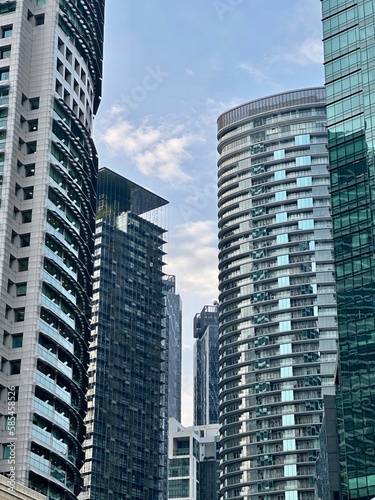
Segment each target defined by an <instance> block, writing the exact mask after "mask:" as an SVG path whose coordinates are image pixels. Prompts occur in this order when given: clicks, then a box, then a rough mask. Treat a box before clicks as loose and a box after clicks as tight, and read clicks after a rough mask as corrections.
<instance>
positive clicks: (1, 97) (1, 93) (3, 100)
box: [0, 87, 9, 105]
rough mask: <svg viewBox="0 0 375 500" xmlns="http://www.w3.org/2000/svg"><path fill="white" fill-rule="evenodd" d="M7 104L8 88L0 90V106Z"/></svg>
mask: <svg viewBox="0 0 375 500" xmlns="http://www.w3.org/2000/svg"><path fill="white" fill-rule="evenodd" d="M8 102H9V87H1V88H0V105H3V104H8Z"/></svg>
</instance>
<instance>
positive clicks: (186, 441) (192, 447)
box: [168, 418, 220, 500]
mask: <svg viewBox="0 0 375 500" xmlns="http://www.w3.org/2000/svg"><path fill="white" fill-rule="evenodd" d="M168 441H169V451H168V456H169V465H168V471H169V472H168V491H169V498H174V499H178V500H183V499H189V500H218V498H219V486H220V482H219V459H218V446H219V424H212V425H202V426H194V427H184V426H183V425H181V424H180V423H179V422H177V421H176V420H175V419H173V418H170V419H169V436H168Z"/></svg>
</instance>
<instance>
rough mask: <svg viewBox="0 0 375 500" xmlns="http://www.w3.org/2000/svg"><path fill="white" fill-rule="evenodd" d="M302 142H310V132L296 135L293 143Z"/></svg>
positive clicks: (297, 144) (300, 143)
mask: <svg viewBox="0 0 375 500" xmlns="http://www.w3.org/2000/svg"><path fill="white" fill-rule="evenodd" d="M303 144H310V134H302V135H296V137H295V145H296V146H302V145H303Z"/></svg>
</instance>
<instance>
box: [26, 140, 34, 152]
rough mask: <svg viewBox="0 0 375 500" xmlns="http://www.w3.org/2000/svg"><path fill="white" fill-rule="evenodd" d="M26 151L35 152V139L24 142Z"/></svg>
mask: <svg viewBox="0 0 375 500" xmlns="http://www.w3.org/2000/svg"><path fill="white" fill-rule="evenodd" d="M26 153H27V154H28V155H31V154H33V153H36V141H32V142H27V143H26Z"/></svg>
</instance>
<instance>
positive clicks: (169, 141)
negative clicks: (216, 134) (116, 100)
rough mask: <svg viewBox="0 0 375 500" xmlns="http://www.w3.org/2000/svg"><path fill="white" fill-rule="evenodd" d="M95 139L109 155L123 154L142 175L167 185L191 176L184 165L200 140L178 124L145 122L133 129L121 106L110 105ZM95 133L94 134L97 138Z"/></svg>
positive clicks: (185, 179) (133, 126)
mask: <svg viewBox="0 0 375 500" xmlns="http://www.w3.org/2000/svg"><path fill="white" fill-rule="evenodd" d="M98 133H99V138H98V139H99V140H100V141H102V142H104V144H105V145H106V147H107V148H108V149H109V151H110V152H111V154H112V155H114V156H118V155H121V156H123V155H125V157H126V158H127V159H128V160H130V161H131V162H132V163H133V164H134V165H135V166H136V168H137V169H138V171H139V172H141V173H142V174H143V175H147V176H154V177H158V178H159V179H161V180H163V181H167V182H184V181H187V180H189V179H190V178H191V177H190V175H189V174H188V173H187V172H186V170H185V169H184V166H183V165H184V163H185V162H187V161H189V160H191V158H192V156H191V153H190V149H191V148H192V146H193V144H195V143H196V142H201V141H202V139H201V138H200V137H197V136H195V135H193V134H191V133H187V132H185V128H184V126H183V125H181V124H179V123H167V122H166V121H165V122H164V121H163V122H162V123H161V124H159V125H157V126H155V125H150V124H149V123H148V122H147V120H145V121H144V122H143V123H141V124H140V125H139V126H135V125H134V124H133V123H131V122H130V121H129V120H126V119H123V118H122V116H121V106H119V105H114V106H112V108H110V110H109V111H108V113H107V117H106V118H105V119H104V120H102V123H101V124H99V132H98ZM98 133H97V134H96V135H98Z"/></svg>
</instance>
